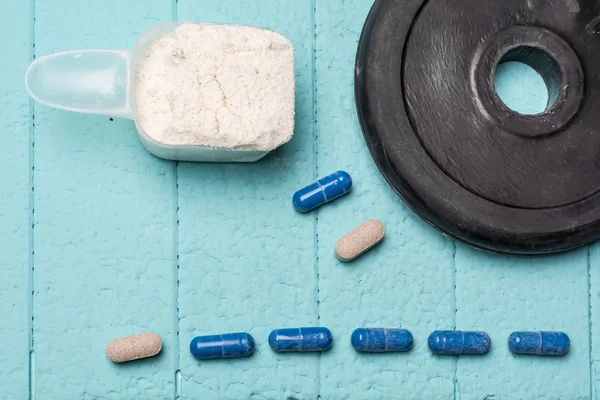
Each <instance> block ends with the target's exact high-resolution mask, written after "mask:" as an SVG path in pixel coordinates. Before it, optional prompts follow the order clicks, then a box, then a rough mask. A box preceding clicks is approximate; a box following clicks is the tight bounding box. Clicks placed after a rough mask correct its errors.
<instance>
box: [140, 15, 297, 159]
mask: <svg viewBox="0 0 600 400" xmlns="http://www.w3.org/2000/svg"><path fill="white" fill-rule="evenodd" d="M294 89H295V82H294V49H293V46H292V44H291V43H290V41H289V40H287V39H286V38H285V37H283V36H282V35H280V34H278V33H276V32H272V31H268V30H263V29H259V28H254V27H248V26H234V25H203V24H191V23H186V24H183V25H180V26H179V27H177V28H176V29H175V30H174V31H173V32H171V33H168V34H166V35H163V36H161V37H159V38H158V39H156V40H154V41H153V42H152V43H151V44H150V46H149V47H148V50H147V51H146V54H145V55H144V57H142V59H141V60H140V62H139V65H138V68H137V76H136V83H135V88H134V90H135V100H136V113H137V119H138V123H139V125H140V127H141V128H142V129H143V131H144V132H145V133H146V134H147V135H148V136H150V137H151V138H152V139H154V140H156V141H158V142H161V143H163V144H168V145H188V146H208V147H216V148H227V149H234V150H249V151H270V150H273V149H275V148H276V147H278V146H280V145H282V144H284V143H286V142H288V141H289V140H290V139H291V137H292V135H293V132H294Z"/></svg>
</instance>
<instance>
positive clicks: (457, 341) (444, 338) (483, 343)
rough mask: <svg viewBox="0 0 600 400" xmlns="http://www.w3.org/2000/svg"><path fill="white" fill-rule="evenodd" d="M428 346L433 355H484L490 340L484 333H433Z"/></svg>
mask: <svg viewBox="0 0 600 400" xmlns="http://www.w3.org/2000/svg"><path fill="white" fill-rule="evenodd" d="M428 344H429V348H430V349H431V351H432V353H433V354H451V355H452V354H454V355H459V354H485V353H487V352H488V351H490V346H491V345H492V340H491V339H490V337H489V335H488V334H487V333H485V332H463V331H434V332H432V333H431V335H429V340H428Z"/></svg>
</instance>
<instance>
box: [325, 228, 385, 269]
mask: <svg viewBox="0 0 600 400" xmlns="http://www.w3.org/2000/svg"><path fill="white" fill-rule="evenodd" d="M384 234H385V227H384V226H383V224H382V223H381V221H378V220H376V219H370V220H368V221H367V222H365V223H364V224H362V225H360V226H359V227H358V228H356V229H355V230H353V231H352V232H350V233H348V234H347V235H346V236H344V237H342V238H341V239H340V240H339V241H338V242H337V245H336V246H335V255H336V256H337V258H338V259H339V260H340V261H343V262H349V261H352V260H354V259H355V258H357V257H358V256H360V255H361V254H363V253H364V252H366V251H367V250H369V249H370V248H372V247H373V246H375V245H376V244H378V243H379V242H381V240H382V239H383V235H384Z"/></svg>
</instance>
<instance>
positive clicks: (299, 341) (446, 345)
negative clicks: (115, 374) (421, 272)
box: [190, 327, 570, 360]
mask: <svg viewBox="0 0 600 400" xmlns="http://www.w3.org/2000/svg"><path fill="white" fill-rule="evenodd" d="M350 341H351V344H352V347H353V348H354V349H355V350H356V351H358V352H360V353H387V352H405V351H409V350H410V349H411V348H412V346H413V342H414V339H413V335H412V333H410V331H408V330H406V329H393V328H392V329H388V328H358V329H356V330H355V331H354V332H353V333H352V337H351V339H350ZM332 344H333V335H332V334H331V331H330V330H329V329H327V328H324V327H308V328H285V329H276V330H274V331H272V332H271V334H270V335H269V345H270V346H271V348H272V349H273V350H274V351H276V352H322V351H327V350H329V349H330V348H331V345H332ZM428 345H429V349H430V350H431V352H432V353H434V354H440V355H462V354H468V355H477V354H485V353H487V352H488V351H489V350H490V348H491V345H492V340H491V339H490V336H489V335H488V334H487V333H485V332H475V331H458V330H447V331H434V332H432V333H431V335H430V336H429V340H428ZM254 346H255V341H254V338H253V337H252V335H250V334H249V333H246V332H240V333H225V334H220V335H211V336H198V337H196V338H194V339H193V340H192V342H191V343H190V351H191V353H192V354H193V355H194V356H195V357H196V358H199V359H204V360H205V359H215V358H236V357H247V356H249V355H251V354H252V352H253V351H254ZM508 347H509V349H510V351H511V352H513V353H515V354H533V355H547V356H562V355H565V354H567V352H568V351H569V347H570V340H569V337H568V336H567V334H565V333H563V332H546V331H536V332H513V333H511V334H510V336H509V338H508Z"/></svg>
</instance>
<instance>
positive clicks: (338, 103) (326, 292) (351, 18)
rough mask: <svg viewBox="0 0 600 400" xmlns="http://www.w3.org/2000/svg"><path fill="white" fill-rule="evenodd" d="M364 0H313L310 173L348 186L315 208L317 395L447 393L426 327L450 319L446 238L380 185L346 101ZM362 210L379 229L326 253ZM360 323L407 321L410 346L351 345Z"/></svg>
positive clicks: (444, 366) (367, 0)
mask: <svg viewBox="0 0 600 400" xmlns="http://www.w3.org/2000/svg"><path fill="white" fill-rule="evenodd" d="M372 3H373V2H372V1H371V0H360V1H352V2H349V1H343V0H336V1H331V0H317V3H316V11H317V12H316V23H317V31H316V32H317V47H316V48H317V52H316V78H317V85H316V88H317V127H318V169H319V176H325V175H328V174H330V173H332V172H335V171H337V170H339V169H343V170H345V171H347V172H348V173H350V174H351V175H352V177H353V181H354V187H353V189H352V193H351V194H350V195H348V196H345V197H344V198H343V199H341V200H339V201H338V202H336V203H335V206H333V205H332V206H325V207H322V208H321V209H320V210H319V214H318V239H319V258H318V260H319V277H320V280H319V282H320V284H319V289H320V322H321V324H322V325H326V326H329V327H330V328H331V329H332V330H333V331H334V332H335V337H336V343H335V346H334V348H333V349H332V351H331V352H330V353H328V354H323V356H322V357H321V378H320V383H321V396H322V398H323V399H365V398H370V399H392V398H402V399H434V398H435V399H451V398H452V397H453V382H452V379H453V374H452V365H453V360H451V359H444V358H441V357H440V358H438V357H433V356H431V354H430V353H429V350H428V348H427V336H428V335H429V332H431V331H432V330H434V329H437V328H443V327H448V326H450V327H451V326H452V325H453V324H454V296H453V289H454V284H453V277H454V266H453V260H452V255H453V251H454V246H453V243H452V242H451V241H449V240H447V239H445V238H443V237H442V236H441V235H440V234H439V233H437V232H435V231H434V230H433V229H432V228H430V227H428V226H426V224H425V223H423V222H422V221H420V220H419V219H418V218H417V217H416V216H415V215H414V214H413V213H412V212H411V211H410V210H409V209H407V207H406V206H404V205H403V203H402V202H401V201H400V199H399V198H398V197H397V196H396V195H395V194H394V193H393V192H392V190H391V189H390V188H389V187H388V186H387V184H386V183H385V181H384V179H383V177H382V176H381V175H380V174H379V172H378V170H377V168H376V167H375V164H374V162H373V160H372V159H371V156H370V155H369V152H368V150H367V147H366V145H365V142H364V140H363V137H362V134H361V131H360V127H359V125H358V119H357V116H356V112H355V104H354V75H353V72H354V60H355V54H356V47H357V44H358V38H359V35H360V32H361V30H362V25H363V23H364V21H365V18H366V16H367V13H368V11H369V8H370V6H371V5H372ZM370 218H377V219H380V220H381V221H382V222H383V223H384V224H385V226H386V229H387V232H386V237H385V238H384V240H383V242H382V244H381V245H380V246H379V247H377V248H376V249H374V250H372V251H371V252H369V253H368V254H366V255H364V256H363V257H362V258H360V259H359V260H357V261H355V262H353V263H352V264H341V263H340V262H338V261H337V260H336V259H335V257H334V247H335V243H336V241H337V239H338V238H339V237H341V236H342V235H344V234H345V233H347V232H348V231H350V230H351V229H353V228H354V227H356V226H357V225H359V224H360V223H362V222H364V221H365V220H367V219H370ZM360 326H379V327H402V328H407V329H409V330H410V331H412V333H413V335H414V338H415V344H414V348H413V350H412V351H411V352H410V353H406V354H394V355H381V354H379V355H378V354H375V355H365V354H357V353H355V352H354V351H353V349H352V348H351V346H350V335H351V333H352V331H353V330H354V329H355V328H357V327H360Z"/></svg>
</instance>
